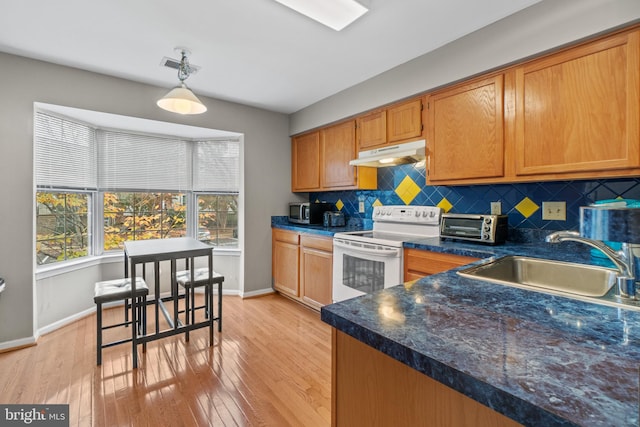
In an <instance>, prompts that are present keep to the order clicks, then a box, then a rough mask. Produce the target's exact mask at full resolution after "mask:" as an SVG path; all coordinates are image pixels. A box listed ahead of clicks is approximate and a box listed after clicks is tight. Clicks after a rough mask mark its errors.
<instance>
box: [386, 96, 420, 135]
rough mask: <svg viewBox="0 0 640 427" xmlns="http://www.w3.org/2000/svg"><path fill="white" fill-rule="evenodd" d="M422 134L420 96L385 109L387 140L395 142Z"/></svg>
mask: <svg viewBox="0 0 640 427" xmlns="http://www.w3.org/2000/svg"><path fill="white" fill-rule="evenodd" d="M420 135H422V98H418V99H414V100H411V101H408V102H403V103H402V104H398V105H395V106H393V107H389V108H388V109H387V142H388V143H392V142H397V141H402V140H405V139H410V138H417V137H419V136H420Z"/></svg>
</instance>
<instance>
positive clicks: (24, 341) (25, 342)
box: [0, 337, 37, 353]
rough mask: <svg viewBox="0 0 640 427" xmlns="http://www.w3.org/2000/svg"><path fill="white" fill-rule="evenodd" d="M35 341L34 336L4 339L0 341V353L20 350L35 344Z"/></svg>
mask: <svg viewBox="0 0 640 427" xmlns="http://www.w3.org/2000/svg"><path fill="white" fill-rule="evenodd" d="M36 341H37V340H36V337H28V338H20V339H19V340H13V341H6V342H3V343H0V353H6V352H9V351H14V350H20V349H21V348H25V347H32V346H34V345H36V344H37V343H36Z"/></svg>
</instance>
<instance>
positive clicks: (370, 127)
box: [356, 110, 387, 151]
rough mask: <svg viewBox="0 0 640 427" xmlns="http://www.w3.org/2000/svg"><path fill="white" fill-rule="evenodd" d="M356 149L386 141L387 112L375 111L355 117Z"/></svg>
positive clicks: (381, 143) (364, 148) (363, 148)
mask: <svg viewBox="0 0 640 427" xmlns="http://www.w3.org/2000/svg"><path fill="white" fill-rule="evenodd" d="M356 122H357V133H358V151H364V150H370V149H371V148H373V147H377V146H381V145H384V144H386V143H387V112H386V111H384V110H383V111H376V112H374V113H371V114H367V115H366V116H362V117H358V119H357V121H356Z"/></svg>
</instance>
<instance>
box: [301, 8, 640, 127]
mask: <svg viewBox="0 0 640 427" xmlns="http://www.w3.org/2000/svg"><path fill="white" fill-rule="evenodd" d="M638 19H640V1H639V0H543V1H541V2H540V3H537V4H535V5H533V6H531V7H529V8H527V9H525V10H523V11H521V12H519V13H517V14H515V15H512V16H510V17H507V18H505V19H503V20H501V21H498V22H496V23H494V24H492V25H490V26H488V27H485V28H483V29H480V30H478V31H476V32H474V33H472V34H470V35H468V36H466V37H463V38H461V39H459V40H456V41H454V42H452V43H449V44H447V45H445V46H443V47H441V48H440V49H437V50H435V51H433V52H431V53H428V54H426V55H423V56H420V57H418V58H416V59H414V60H411V61H409V62H406V63H405V64H402V65H400V66H398V67H396V68H394V69H391V70H389V71H387V72H385V73H382V74H380V75H378V76H376V77H374V78H371V79H369V80H367V81H365V82H363V83H360V84H358V85H355V86H353V87H350V88H348V89H346V90H344V91H342V92H340V93H338V94H336V95H333V96H331V97H328V98H326V99H324V100H322V101H320V102H317V103H315V104H313V105H310V106H309V107H306V108H304V109H302V110H300V111H298V112H296V113H295V114H293V115H292V116H291V128H290V134H291V135H294V134H296V133H300V132H302V131H305V130H308V129H312V128H315V127H318V126H322V125H325V124H328V123H331V122H334V121H337V120H340V119H343V118H346V117H350V116H353V115H356V114H358V113H361V112H364V111H367V110H369V109H372V108H375V107H378V106H381V105H385V104H388V103H391V102H393V101H396V100H400V99H403V98H407V97H410V96H412V95H416V94H420V93H423V92H426V91H429V90H431V89H433V88H437V87H439V86H443V85H446V84H449V83H452V82H454V81H457V80H461V79H464V78H467V77H470V76H473V75H476V74H480V73H482V72H484V71H487V70H491V69H494V68H498V67H500V66H503V65H506V64H509V63H512V62H515V61H518V60H520V59H523V58H526V57H529V56H532V55H535V54H538V53H540V52H543V51H546V50H549V49H553V48H556V47H558V46H561V45H563V44H567V43H570V42H572V41H575V40H579V39H582V38H584V37H588V36H590V35H592V34H596V33H599V32H602V31H604V30H607V29H609V28H613V27H616V26H619V25H622V24H625V23H628V22H632V21H634V20H638ZM416 43H420V41H419V40H416ZM376 54H378V55H384V52H377V53H376Z"/></svg>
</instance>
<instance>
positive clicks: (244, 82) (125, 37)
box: [0, 0, 540, 113]
mask: <svg viewBox="0 0 640 427" xmlns="http://www.w3.org/2000/svg"><path fill="white" fill-rule="evenodd" d="M538 1H540V0H484V1H478V0H446V1H445V0H440V1H436V0H361V3H362V4H364V5H365V6H368V7H369V12H368V13H366V14H365V15H364V16H363V17H362V18H360V19H359V20H358V21H356V22H355V23H353V24H351V25H350V26H348V27H347V28H345V29H344V30H342V31H340V32H336V31H334V30H332V29H330V28H327V27H324V26H323V25H321V24H319V23H317V22H315V21H313V20H311V19H309V18H307V17H305V16H303V15H300V14H298V13H296V12H294V11H292V10H290V9H288V8H286V7H285V6H283V5H281V4H279V3H277V2H275V1H273V0H183V1H168V0H136V1H131V0H101V1H100V0H99V1H86V0H59V1H50V0H19V1H11V2H4V4H3V6H2V9H3V11H2V16H1V17H0V24H1V25H0V51H3V52H7V53H12V54H17V55H21V56H26V57H30V58H35V59H41V60H44V61H48V62H53V63H57V64H62V65H67V66H71V67H76V68H80V69H84V70H89V71H94V72H98V73H103V74H107V75H112V76H116V77H122V78H125V79H129V80H134V81H138V82H143V83H148V84H152V85H157V86H163V87H166V88H167V90H168V89H169V88H171V87H172V86H175V85H176V84H177V83H178V79H177V73H176V71H175V70H173V69H170V68H166V67H163V66H161V65H160V64H161V61H162V58H163V57H165V56H167V57H171V58H179V54H178V53H177V52H175V51H174V48H175V47H187V48H188V49H189V50H191V55H190V57H189V60H190V62H191V63H192V64H195V65H198V66H200V67H201V69H200V70H199V71H198V72H197V73H196V74H193V75H192V76H191V77H190V78H189V79H188V80H187V85H188V86H189V87H190V88H191V89H192V90H193V91H194V92H195V93H196V94H198V95H205V96H209V97H213V98H218V99H223V100H228V101H233V102H238V103H242V104H246V105H251V106H255V107H259V108H265V109H268V110H272V111H276V112H281V113H293V112H296V111H298V110H300V109H302V108H304V107H306V106H308V105H311V104H313V103H315V102H317V101H320V100H321V99H323V98H326V97H328V96H331V95H333V94H335V93H337V92H339V91H341V90H344V89H346V88H348V87H350V86H353V85H355V84H357V83H360V82H362V81H364V80H367V79H368V78H371V77H373V76H375V75H377V74H380V73H382V72H384V71H386V70H389V69H391V68H393V67H395V66H397V65H400V64H402V63H404V62H407V61H409V60H411V59H413V58H415V57H418V56H420V55H422V54H425V53H427V52H429V51H432V50H434V49H436V48H438V47H440V46H442V45H444V44H446V43H448V42H450V41H453V40H455V39H457V38H460V37H462V36H464V35H466V34H469V33H471V32H473V31H475V30H477V29H479V28H482V27H484V26H487V25H489V24H491V23H492V22H495V21H497V20H499V19H501V18H504V17H506V16H508V15H511V14H513V13H515V12H517V11H518V10H521V9H523V8H526V7H528V6H530V5H532V4H534V3H537V2H538Z"/></svg>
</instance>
